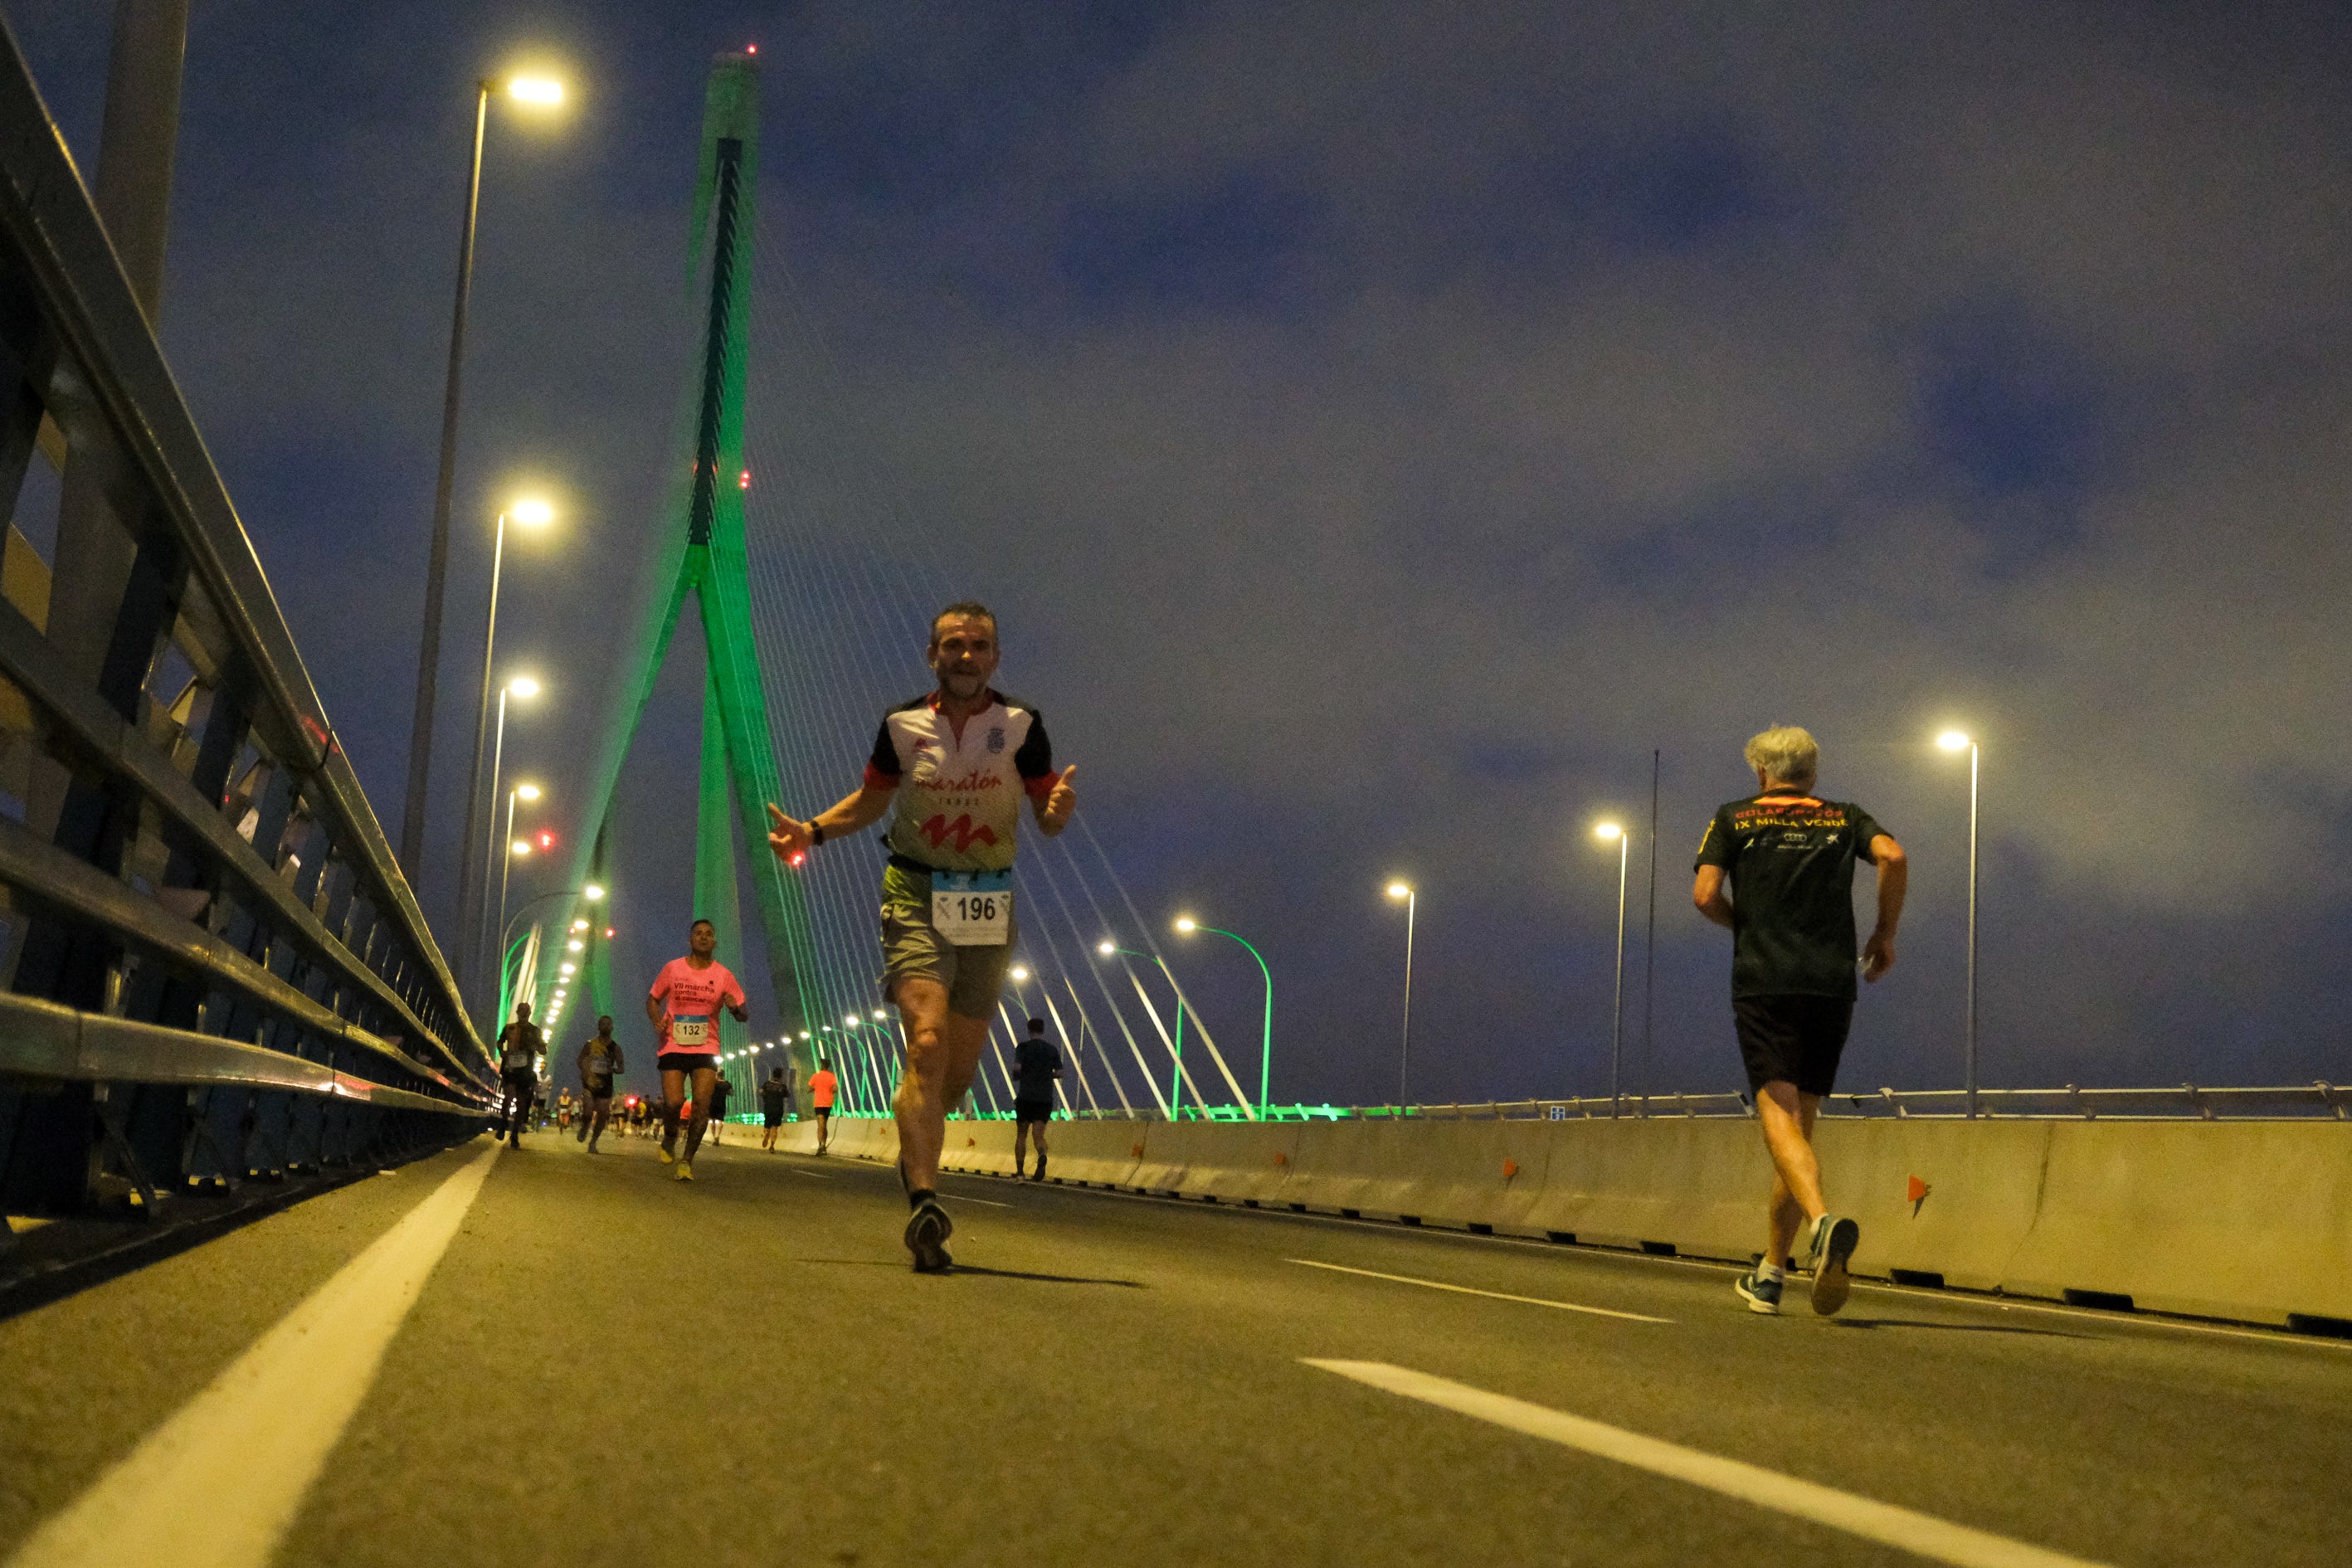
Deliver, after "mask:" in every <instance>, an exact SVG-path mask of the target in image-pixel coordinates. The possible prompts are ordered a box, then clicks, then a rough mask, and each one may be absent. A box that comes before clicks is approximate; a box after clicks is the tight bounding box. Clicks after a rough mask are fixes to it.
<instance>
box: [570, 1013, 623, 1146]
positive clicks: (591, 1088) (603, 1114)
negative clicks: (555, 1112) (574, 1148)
mask: <svg viewBox="0 0 2352 1568" xmlns="http://www.w3.org/2000/svg"><path fill="white" fill-rule="evenodd" d="M625 1066H627V1064H626V1063H625V1062H624V1061H623V1060H622V1059H621V1042H620V1041H618V1040H616V1039H614V1037H613V1016H612V1015H611V1014H610V1013H605V1014H603V1015H600V1016H598V1018H597V1019H596V1034H595V1037H594V1038H593V1039H591V1040H590V1041H589V1042H588V1043H587V1044H586V1045H584V1046H582V1047H580V1087H581V1088H583V1089H585V1090H587V1092H588V1114H587V1115H586V1116H583V1117H582V1118H581V1120H580V1141H581V1142H583V1143H585V1144H587V1145H588V1152H590V1153H591V1154H593V1153H594V1152H596V1140H598V1139H599V1138H602V1137H603V1136H604V1123H605V1122H606V1121H609V1120H611V1118H612V1114H613V1080H614V1079H616V1078H618V1077H620V1076H621V1070H622V1068H625Z"/></svg>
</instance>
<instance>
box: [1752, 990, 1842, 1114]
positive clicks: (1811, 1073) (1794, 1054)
mask: <svg viewBox="0 0 2352 1568" xmlns="http://www.w3.org/2000/svg"><path fill="white" fill-rule="evenodd" d="M1731 1015H1732V1017H1733V1018H1734V1019H1735V1020H1736V1021H1737V1022H1738V1026H1739V1056H1740V1059H1741V1060H1742V1061H1744V1062H1746V1063H1747V1064H1748V1088H1749V1089H1762V1088H1763V1087H1764V1086H1765V1085H1766V1084H1768V1083H1793V1084H1795V1085H1796V1086H1797V1089H1798V1092H1799V1093H1801V1094H1819V1095H1826V1094H1828V1093H1829V1092H1830V1090H1831V1089H1832V1087H1833V1086H1834V1085H1835V1084H1836V1082H1837V1069H1838V1058H1839V1057H1840V1056H1841V1055H1843V1053H1844V1051H1845V1037H1846V1031H1847V1030H1848V1029H1849V1028H1851V1027H1852V1026H1853V997H1851V996H1797V995H1782V996H1735V997H1733V998H1732V1000H1731Z"/></svg>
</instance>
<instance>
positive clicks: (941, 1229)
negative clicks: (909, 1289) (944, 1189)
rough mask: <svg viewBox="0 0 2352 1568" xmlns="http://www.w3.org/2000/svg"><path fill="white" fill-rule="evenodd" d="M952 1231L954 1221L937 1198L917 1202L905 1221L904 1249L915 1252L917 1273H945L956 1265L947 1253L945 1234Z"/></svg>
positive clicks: (949, 1233) (953, 1230) (947, 1234)
mask: <svg viewBox="0 0 2352 1568" xmlns="http://www.w3.org/2000/svg"><path fill="white" fill-rule="evenodd" d="M954 1234H955V1221H953V1220H951V1219H950V1218H948V1211H947V1210H945V1209H943V1208H941V1207H940V1205H939V1200H938V1199H936V1198H927V1199H925V1200H924V1201H923V1202H922V1203H920V1204H919V1205H916V1208H915V1212H914V1214H913V1215H912V1216H911V1217H910V1218H908V1221H907V1250H908V1251H909V1252H911V1253H913V1254H914V1255H915V1272H916V1273H918V1274H944V1273H946V1272H947V1271H948V1270H949V1269H950V1268H953V1267H954V1266H955V1259H954V1258H950V1257H949V1256H948V1245H947V1244H948V1237H950V1236H953V1235H954Z"/></svg>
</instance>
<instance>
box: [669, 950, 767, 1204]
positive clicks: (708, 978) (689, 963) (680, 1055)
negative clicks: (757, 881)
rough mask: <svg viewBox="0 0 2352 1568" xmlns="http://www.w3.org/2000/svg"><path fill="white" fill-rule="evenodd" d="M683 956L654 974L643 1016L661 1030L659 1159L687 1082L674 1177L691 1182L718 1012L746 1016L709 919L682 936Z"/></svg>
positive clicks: (714, 1069) (672, 1139) (713, 1070)
mask: <svg viewBox="0 0 2352 1568" xmlns="http://www.w3.org/2000/svg"><path fill="white" fill-rule="evenodd" d="M686 945H687V953H686V956H685V957H684V958H673V959H671V960H670V961H669V962H668V963H665V964H663V965H662V968H661V973H659V974H656V975H655V976H654V984H653V989H652V991H650V992H649V993H647V994H646V1018H648V1019H649V1020H651V1021H652V1023H653V1026H654V1027H655V1028H656V1030H658V1031H659V1032H660V1042H659V1043H658V1044H657V1045H656V1046H655V1047H654V1066H656V1068H660V1069H661V1084H662V1141H661V1157H662V1163H664V1164H668V1163H670V1162H671V1159H672V1151H674V1150H675V1149H676V1148H677V1122H678V1115H679V1113H680V1112H681V1111H682V1110H685V1108H686V1094H687V1089H688V1083H689V1080H691V1084H692V1088H693V1090H694V1113H693V1116H692V1118H691V1120H690V1121H688V1125H687V1129H686V1154H685V1156H684V1158H682V1159H679V1160H677V1179H678V1180H679V1181H681V1182H690V1181H692V1180H694V1154H695V1151H696V1150H698V1149H699V1148H701V1147H702V1130H703V1128H704V1127H706V1126H707V1125H709V1121H710V1088H711V1085H713V1084H715V1083H717V1082H718V1081H719V1009H720V1008H722V1007H723V1008H725V1009H726V1010H727V1011H728V1012H730V1013H732V1014H733V1015H735V1021H736V1022H737V1023H739V1024H743V1023H749V1022H750V1021H751V1014H749V1013H747V1012H745V1011H744V1010H743V983H742V982H741V981H740V980H738V979H736V978H735V974H734V972H733V971H731V970H730V969H729V968H728V967H727V966H726V965H725V964H723V963H719V960H718V959H716V958H714V957H713V956H711V955H712V954H713V953H714V952H717V951H718V947H719V931H718V928H717V927H715V926H713V925H712V924H711V923H710V922H709V921H695V922H694V927H693V930H692V931H689V932H688V936H687V944H686Z"/></svg>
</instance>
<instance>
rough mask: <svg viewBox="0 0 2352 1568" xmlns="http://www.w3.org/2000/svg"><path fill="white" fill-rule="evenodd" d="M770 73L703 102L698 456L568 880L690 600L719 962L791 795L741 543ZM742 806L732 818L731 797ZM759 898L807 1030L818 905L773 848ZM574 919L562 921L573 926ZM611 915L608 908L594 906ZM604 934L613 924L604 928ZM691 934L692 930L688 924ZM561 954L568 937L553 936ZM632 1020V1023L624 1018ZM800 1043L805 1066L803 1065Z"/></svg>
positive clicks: (783, 1021) (631, 993) (700, 891)
mask: <svg viewBox="0 0 2352 1568" xmlns="http://www.w3.org/2000/svg"><path fill="white" fill-rule="evenodd" d="M759 118H760V117H759V74H758V68H757V64H756V62H755V61H754V60H753V59H752V58H751V57H750V56H749V55H739V54H729V55H721V56H719V59H718V61H717V63H716V64H715V65H714V66H713V67H712V68H711V73H710V84H709V90H708V93H707V95H706V97H705V99H704V105H703V122H702V157H701V177H700V180H699V182H698V184H697V186H696V190H695V202H694V215H695V216H694V233H693V253H694V254H695V255H696V256H699V255H700V254H701V253H702V251H703V250H704V248H705V247H706V245H707V247H708V250H709V261H710V265H709V294H708V308H707V312H706V314H705V316H704V319H703V342H702V356H701V362H700V367H699V372H698V378H697V383H696V387H695V396H694V398H693V408H694V414H693V425H692V428H691V431H690V437H691V442H692V451H693V457H694V461H693V465H692V468H691V470H690V476H689V477H688V479H687V480H686V481H685V482H684V483H683V484H682V485H679V486H677V487H675V488H674V489H673V491H672V494H671V496H670V498H669V500H668V503H667V505H666V507H665V509H664V510H665V521H664V523H663V525H662V546H661V555H660V564H659V570H660V572H661V576H660V577H659V578H658V579H656V580H657V581H662V582H666V583H667V584H668V591H667V593H665V594H663V595H661V596H660V597H658V598H656V600H655V601H654V602H653V604H652V605H651V611H652V613H651V615H650V616H649V617H648V618H647V620H646V623H645V624H644V625H643V626H641V627H640V628H639V631H638V635H637V637H636V639H635V645H634V647H632V649H631V651H630V657H629V659H628V661H627V662H626V663H625V665H624V666H623V668H625V670H626V671H627V672H628V679H627V682H626V683H625V685H624V686H623V687H621V688H620V689H619V696H620V701H619V703H618V706H617V710H616V711H615V712H614V714H613V715H612V718H611V721H610V722H609V726H608V728H607V729H606V731H604V733H605V737H606V739H605V742H604V749H603V751H602V752H600V753H599V755H598V757H597V761H596V763H595V767H594V772H593V773H592V774H591V775H590V779H589V789H588V792H587V795H586V798H587V799H588V800H589V801H590V802H592V803H593V805H592V808H591V810H590V811H589V813H588V815H587V817H586V818H585V820H584V821H583V832H582V834H581V837H580V840H579V842H580V843H581V844H582V845H583V850H582V851H581V852H580V854H579V858H578V860H577V863H576V864H575V867H574V875H573V877H572V882H571V885H572V886H573V887H582V886H584V885H585V884H586V883H587V882H588V881H590V880H593V879H595V873H596V872H598V871H600V870H602V869H603V868H604V867H605V866H606V865H608V864H609V847H610V846H609V834H610V818H611V816H612V807H613V795H614V787H615V785H616V784H617V783H618V780H619V777H620V770H621V764H622V763H623V762H624V761H625V758H626V757H627V754H628V750H629V745H630V742H632V741H633V740H634V739H635V735H636V732H637V728H638V725H639V724H640V722H641V721H643V719H644V716H645V710H646V702H647V701H648V700H650V698H651V696H652V692H653V686H654V680H655V678H656V676H658V675H659V674H660V672H661V668H662V661H663V660H664V658H667V655H668V652H669V647H670V640H671V638H672V637H674V636H675V635H676V633H677V623H678V619H679V617H680V616H682V615H683V614H684V613H685V610H686V605H687V601H688V597H689V596H690V597H691V598H692V599H693V601H694V605H695V607H696V609H697V611H698V615H699V617H700V619H701V622H702V635H703V644H704V647H705V650H706V652H707V654H708V656H709V676H708V678H707V679H706V681H705V684H704V694H703V741H702V781H701V789H700V792H699V802H698V805H699V816H698V822H697V826H696V834H695V879H694V896H695V912H696V913H697V914H704V913H708V914H709V915H710V917H711V918H712V919H713V920H714V921H717V922H718V924H719V953H720V958H721V961H722V962H724V963H728V964H729V965H730V967H733V966H734V965H736V964H737V963H740V959H741V952H742V940H741V936H740V931H739V929H738V927H739V924H740V916H739V915H738V912H737V911H738V909H739V903H738V895H737V883H736V874H735V845H734V835H735V829H736V826H737V825H738V824H740V826H741V828H742V831H743V835H744V837H745V839H746V841H747V842H748V843H750V844H751V845H753V846H761V847H764V845H765V844H766V842H767V835H768V825H767V812H766V803H767V802H769V801H772V800H774V799H776V798H777V797H778V795H780V794H781V790H780V787H779V779H778V774H777V771H776V763H775V751H774V747H773V744H772V740H771V737H770V734H769V731H768V703H767V696H766V693H765V692H764V691H763V689H761V679H760V665H759V658H758V655H757V650H756V649H755V647H754V646H753V643H752V632H751V593H750V589H749V586H748V584H747V580H746V573H747V571H748V568H749V557H748V554H747V552H746V551H745V549H744V543H743V489H742V487H743V485H744V484H745V483H747V482H748V477H747V476H746V475H745V471H744V468H743V395H744V383H745V379H746V377H745V372H746V368H747V366H746V361H747V359H748V357H749V344H750V326H751V297H750V296H751V289H750V281H751V232H752V224H751V203H752V186H753V183H754V176H755V174H756V170H757V163H758V151H759ZM730 804H731V805H732V807H733V815H732V816H730V811H729V807H730ZM752 860H753V868H752V887H753V890H754V893H755V895H756V896H755V900H754V902H755V904H756V905H757V907H758V910H759V914H760V925H761V931H762V933H763V934H764V936H765V937H766V940H767V954H768V969H769V973H771V974H772V976H773V977H774V980H775V986H776V997H775V1000H776V1008H777V1012H778V1014H779V1018H778V1023H779V1024H780V1026H782V1028H783V1029H784V1030H786V1031H789V1032H790V1033H791V1034H793V1035H797V1034H798V1033H799V1032H800V1031H801V1030H802V1029H803V1028H806V1027H808V1024H807V1022H806V1019H807V1016H808V1013H809V1011H810V1006H809V1004H810V1003H811V1002H813V1000H814V998H804V997H803V977H805V976H808V975H811V974H812V973H814V950H813V946H812V942H811V935H810V927H809V920H808V911H807V909H806V907H805V905H804V904H803V901H802V898H801V892H800V888H799V886H798V884H797V883H796V882H794V881H792V880H789V879H787V878H786V876H785V875H784V873H783V871H782V868H779V867H778V866H777V865H776V864H775V861H774V858H773V857H772V856H770V855H767V854H764V853H760V854H755V855H754V856H753V857H752ZM573 918H575V917H574V916H573V915H572V914H571V913H568V912H567V913H566V914H565V915H564V917H563V919H564V921H565V923H567V924H568V923H569V922H570V921H572V919H573ZM589 919H590V920H591V921H594V922H596V923H597V924H598V925H600V926H601V924H602V923H603V921H604V912H603V911H602V910H593V908H592V909H590V910H589ZM598 934H599V936H600V937H601V934H602V932H601V931H599V933H598ZM679 937H680V942H681V944H682V942H683V939H684V932H683V931H681V932H680V933H679ZM554 945H555V946H556V947H557V948H558V949H559V951H560V950H561V947H562V944H561V943H556V944H554ZM596 950H597V951H596V954H595V957H596V959H597V960H598V961H599V962H596V963H592V965H591V972H592V973H593V974H594V975H595V976H596V983H595V984H593V986H592V990H593V992H594V993H595V994H596V1000H597V1005H599V1006H607V1005H610V1004H609V1003H608V1002H607V1001H606V997H607V996H609V995H611V994H612V992H613V991H614V990H615V989H617V990H618V992H619V994H620V997H621V998H623V999H625V1004H624V1005H629V1006H630V1007H631V1010H633V1011H634V1004H635V994H636V988H635V987H634V986H631V985H626V984H623V985H620V986H618V987H615V986H614V984H613V980H612V976H611V974H610V971H609V967H608V964H609V960H606V958H605V954H606V952H607V951H608V950H607V949H606V948H605V946H604V944H603V943H602V942H598V943H597V944H596ZM622 1022H623V1025H624V1026H626V1024H627V1022H628V1020H626V1019H624V1020H622ZM803 1055H804V1052H803V1051H800V1050H798V1049H796V1050H795V1052H794V1058H795V1066H796V1067H797V1068H799V1069H801V1070H802V1071H803V1072H804V1071H805V1070H806V1068H807V1065H808V1064H807V1063H806V1062H805V1061H804V1060H802V1059H800V1058H802V1057H803Z"/></svg>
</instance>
